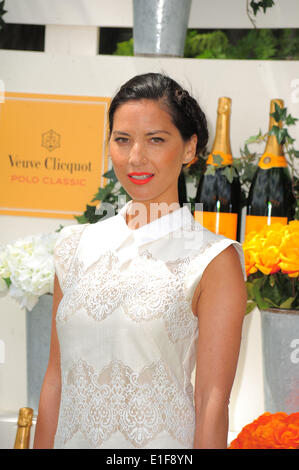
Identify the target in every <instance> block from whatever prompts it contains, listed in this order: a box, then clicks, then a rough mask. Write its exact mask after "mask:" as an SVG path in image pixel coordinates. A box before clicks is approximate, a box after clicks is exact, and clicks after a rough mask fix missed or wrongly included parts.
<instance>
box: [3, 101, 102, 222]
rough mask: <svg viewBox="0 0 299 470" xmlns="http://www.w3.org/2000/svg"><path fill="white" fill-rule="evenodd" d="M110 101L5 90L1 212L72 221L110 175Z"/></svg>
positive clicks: (83, 209) (82, 210)
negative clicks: (108, 127) (104, 176)
mask: <svg viewBox="0 0 299 470" xmlns="http://www.w3.org/2000/svg"><path fill="white" fill-rule="evenodd" d="M109 102H110V98H102V97H91V96H65V95H47V94H33V93H14V92H6V93H5V97H4V102H2V103H1V104H0V187H1V191H0V214H10V215H22V216H32V217H33V216H34V217H52V218H62V219H72V218H73V217H74V215H81V214H82V213H83V212H84V211H85V209H86V204H90V203H91V200H92V199H93V197H94V195H95V194H96V193H97V190H98V188H99V187H104V186H105V184H106V181H107V180H106V178H103V176H102V175H103V173H105V172H106V171H108V159H107V152H106V136H107V109H108V105H109Z"/></svg>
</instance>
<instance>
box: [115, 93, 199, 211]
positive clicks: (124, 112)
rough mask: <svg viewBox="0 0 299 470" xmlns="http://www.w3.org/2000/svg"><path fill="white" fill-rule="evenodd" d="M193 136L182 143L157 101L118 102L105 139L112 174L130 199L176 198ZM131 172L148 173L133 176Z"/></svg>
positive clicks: (191, 152) (190, 156)
mask: <svg viewBox="0 0 299 470" xmlns="http://www.w3.org/2000/svg"><path fill="white" fill-rule="evenodd" d="M196 142H197V137H196V135H194V136H192V137H191V139H190V140H189V141H187V142H185V141H184V140H183V139H182V137H181V134H180V132H179V130H178V129H177V128H176V126H175V125H174V124H173V122H172V120H171V117H170V115H169V113H168V112H167V111H165V109H163V108H162V107H161V106H160V103H159V102H158V101H154V100H147V99H142V100H138V101H134V100H131V101H128V102H126V103H124V104H122V105H120V106H119V107H118V108H117V109H116V111H115V114H114V120H113V129H112V132H111V137H110V141H109V146H110V156H111V159H112V163H113V167H114V171H115V174H116V176H117V178H118V180H119V182H120V183H121V185H122V186H123V187H124V189H125V190H126V191H127V193H128V194H129V195H130V196H131V198H132V199H133V200H134V201H140V202H142V201H144V202H145V201H148V202H166V203H167V204H171V203H172V202H177V201H178V177H179V174H180V171H181V168H182V163H183V162H184V163H187V162H189V161H191V160H192V159H193V158H194V155H195V151H196ZM132 173H139V174H144V173H150V174H151V175H153V176H152V177H151V178H148V179H142V180H141V179H134V178H133V177H130V174H132Z"/></svg>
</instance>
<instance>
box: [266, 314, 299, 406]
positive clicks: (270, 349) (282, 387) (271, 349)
mask: <svg viewBox="0 0 299 470" xmlns="http://www.w3.org/2000/svg"><path fill="white" fill-rule="evenodd" d="M261 327H262V348H263V378H264V400H265V411H269V412H270V413H276V412H279V411H284V412H285V413H288V414H290V413H296V412H298V411H299V310H291V309H276V308H273V309H269V310H261Z"/></svg>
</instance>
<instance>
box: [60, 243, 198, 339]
mask: <svg viewBox="0 0 299 470" xmlns="http://www.w3.org/2000/svg"><path fill="white" fill-rule="evenodd" d="M145 261H146V262H145ZM165 266H166V267H165ZM187 266H188V258H185V259H179V260H177V261H176V262H168V263H166V264H165V263H164V262H162V261H161V260H158V259H155V258H154V257H153V256H152V255H151V253H149V252H148V251H147V250H145V251H144V252H143V253H141V254H140V256H139V257H137V258H136V259H134V260H133V261H132V263H131V264H130V266H129V268H128V269H126V270H125V271H122V270H121V266H120V263H119V260H118V258H117V256H116V255H115V253H113V252H112V251H110V250H109V251H107V252H105V253H104V254H103V255H102V256H101V258H100V260H98V261H97V262H95V263H94V264H93V265H91V266H89V267H88V269H87V270H85V269H84V265H83V263H82V262H80V261H79V260H78V259H77V260H76V262H74V263H73V265H72V267H71V270H70V272H69V275H68V277H67V280H66V282H65V286H66V291H65V294H64V296H63V298H62V300H61V302H60V305H59V308H58V312H57V316H56V319H57V321H60V322H63V321H66V320H67V319H68V318H70V317H71V316H72V315H73V314H75V313H76V312H78V311H79V310H80V309H83V310H84V311H85V312H86V313H87V315H89V316H91V317H92V318H93V319H94V320H97V321H101V320H103V319H104V318H106V317H107V315H111V314H112V313H113V311H114V310H115V309H116V308H118V307H122V308H123V310H124V312H125V313H126V315H128V317H130V318H131V319H132V320H133V321H135V322H141V321H149V320H152V319H155V318H160V317H162V318H163V320H164V322H165V327H166V330H167V333H168V336H169V339H170V341H172V342H176V341H178V340H179V339H183V338H186V337H190V336H191V335H192V333H193V331H194V329H195V328H196V327H197V318H196V317H195V316H194V315H193V312H192V310H191V307H190V302H189V301H188V299H187V297H186V294H185V291H184V284H183V276H184V273H185V269H186V267H187ZM167 268H168V269H167ZM136 299H138V301H136Z"/></svg>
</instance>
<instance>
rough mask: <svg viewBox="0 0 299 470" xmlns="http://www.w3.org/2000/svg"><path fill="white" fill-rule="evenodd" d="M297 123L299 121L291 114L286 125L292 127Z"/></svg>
mask: <svg viewBox="0 0 299 470" xmlns="http://www.w3.org/2000/svg"><path fill="white" fill-rule="evenodd" d="M296 121H298V119H297V118H294V117H293V116H291V115H290V114H289V115H288V116H287V118H286V120H285V123H286V125H287V126H292V125H293V124H295V122H296Z"/></svg>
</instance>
